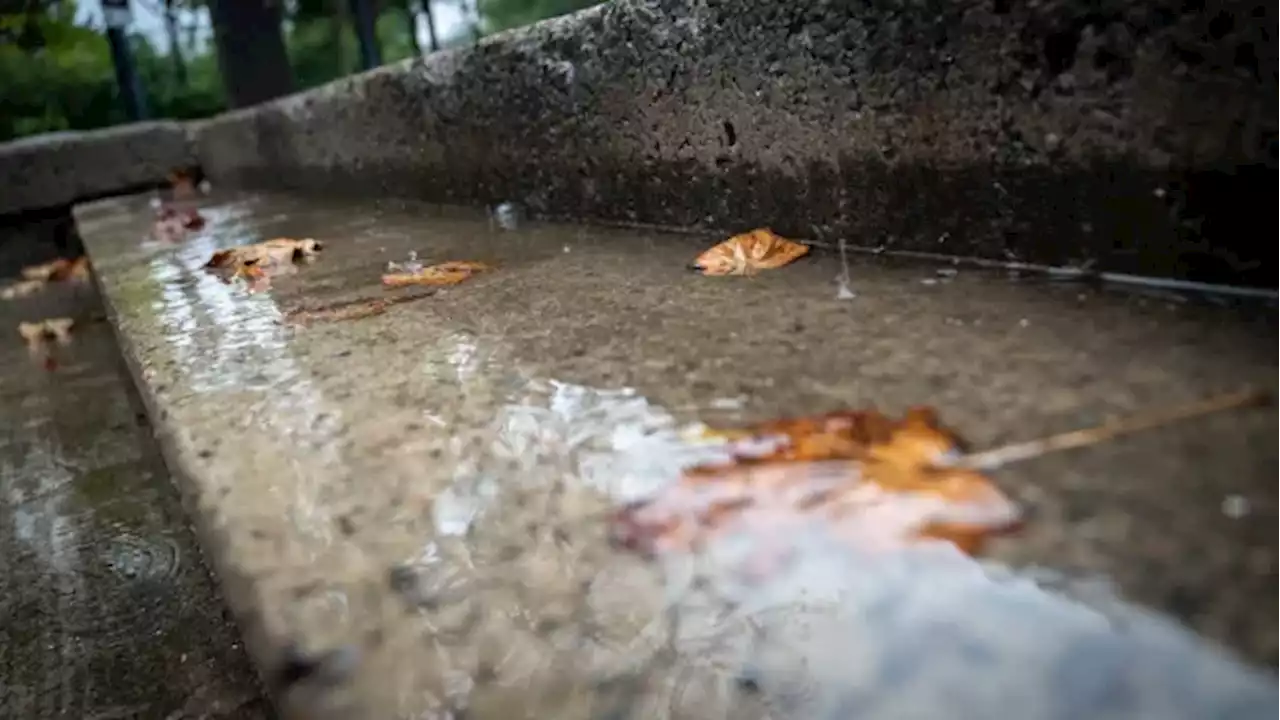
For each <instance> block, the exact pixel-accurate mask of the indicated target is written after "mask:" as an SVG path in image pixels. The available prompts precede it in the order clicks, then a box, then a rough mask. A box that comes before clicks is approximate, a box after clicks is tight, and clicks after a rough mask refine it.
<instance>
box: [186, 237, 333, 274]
mask: <svg viewBox="0 0 1280 720" xmlns="http://www.w3.org/2000/svg"><path fill="white" fill-rule="evenodd" d="M323 249H324V245H323V244H321V243H319V242H317V241H315V240H313V239H311V238H303V239H301V240H294V239H292V238H272V239H270V240H264V241H262V242H260V243H254V244H252V245H241V246H240V247H234V248H228V249H225V250H218V251H216V252H215V253H213V255H212V256H211V257H210V258H209V262H207V263H205V267H206V268H210V269H216V270H235V271H242V270H244V269H245V268H251V267H252V268H257V269H258V270H262V271H264V272H268V273H269V272H270V269H271V268H278V267H283V266H288V265H292V264H293V263H297V262H305V261H307V260H310V259H311V258H313V257H315V255H316V254H317V253H319V252H320V251H321V250H323Z"/></svg>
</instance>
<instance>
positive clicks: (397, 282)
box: [382, 260, 493, 287]
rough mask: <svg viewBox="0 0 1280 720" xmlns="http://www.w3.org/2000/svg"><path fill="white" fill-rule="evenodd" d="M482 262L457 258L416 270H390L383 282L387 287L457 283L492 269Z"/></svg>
mask: <svg viewBox="0 0 1280 720" xmlns="http://www.w3.org/2000/svg"><path fill="white" fill-rule="evenodd" d="M492 269H493V268H492V267H491V266H489V265H486V264H485V263H482V262H475V261H471V260H456V261H453V262H445V263H440V264H439V265H429V266H427V267H424V268H421V269H419V270H417V271H416V272H388V273H385V274H383V276H382V284H383V285H386V286H387V287H403V286H405V285H457V284H458V283H460V282H462V281H464V280H466V279H467V278H469V277H471V276H472V275H475V274H476V273H481V272H485V271H487V270H492Z"/></svg>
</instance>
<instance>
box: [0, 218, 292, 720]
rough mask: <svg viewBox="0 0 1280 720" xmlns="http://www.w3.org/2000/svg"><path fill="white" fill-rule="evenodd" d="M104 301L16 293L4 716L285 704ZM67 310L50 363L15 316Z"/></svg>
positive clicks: (2, 360)
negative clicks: (201, 548) (193, 514)
mask: <svg viewBox="0 0 1280 720" xmlns="http://www.w3.org/2000/svg"><path fill="white" fill-rule="evenodd" d="M35 240H36V239H35V238H30V237H26V238H14V237H12V236H9V237H4V236H0V242H4V241H11V242H14V243H15V244H18V243H30V246H31V247H36V243H35ZM4 249H5V250H6V251H8V250H10V249H11V248H8V247H6V248H4ZM4 254H5V255H7V254H8V253H7V252H6V253H4ZM5 259H6V260H7V259H9V258H5ZM46 259H47V258H39V260H46ZM0 268H2V269H3V270H4V272H5V275H6V276H7V275H9V274H10V273H12V274H15V275H16V274H17V270H18V268H17V266H16V264H12V263H4V262H0ZM101 312H102V306H101V302H100V301H99V299H98V297H97V295H96V294H95V293H94V292H93V291H92V289H91V288H89V287H74V286H67V285H62V286H54V287H50V288H47V289H45V290H44V291H43V292H40V293H38V294H36V295H33V296H31V297H28V298H24V299H20V300H13V301H5V302H3V303H0V327H3V333H4V337H3V341H0V717H4V718H24V719H32V720H41V719H43V718H103V719H105V718H140V719H146V720H150V719H152V718H155V719H157V720H163V719H166V718H194V717H201V718H211V719H212V718H226V719H228V720H230V719H232V718H234V719H237V720H240V719H243V720H251V719H252V720H261V719H262V718H268V717H273V713H272V712H271V710H270V708H269V706H268V705H267V703H266V701H265V699H264V698H263V696H262V691H261V688H260V686H259V684H258V682H257V678H256V677H255V676H254V674H253V669H252V667H251V666H250V664H249V660H248V658H247V657H246V654H245V652H244V649H243V648H242V647H241V645H240V643H239V637H238V634H237V632H236V629H235V627H234V626H233V625H232V623H230V622H229V621H228V619H227V617H226V615H225V612H226V608H225V606H224V605H223V603H222V602H221V599H220V598H219V597H218V594H217V592H216V590H215V588H214V586H213V584H212V581H211V578H210V577H209V575H208V573H207V570H206V568H205V567H204V564H203V562H202V561H201V558H200V554H199V552H198V550H197V548H196V545H195V538H194V537H193V536H192V534H191V532H190V530H189V529H188V527H187V526H188V519H187V517H186V516H185V515H184V513H183V512H182V507H181V505H180V500H179V496H178V492H177V488H175V487H174V486H173V485H172V481H171V479H170V477H169V476H168V473H167V472H166V471H165V468H164V466H163V464H162V462H161V459H160V457H159V451H158V449H157V448H156V447H155V444H154V442H153V441H152V440H151V438H150V437H148V435H147V430H148V428H147V427H146V424H145V422H140V421H139V418H138V417H136V416H135V410H134V407H133V403H131V402H130V398H129V397H128V394H127V388H126V385H125V383H126V382H128V381H127V379H126V378H124V377H123V376H122V375H121V374H120V364H119V363H120V356H119V352H120V351H119V348H118V347H117V345H116V343H115V341H114V340H113V339H112V337H111V329H110V327H109V326H108V325H106V324H105V323H102V322H99V321H98V320H100V318H101ZM59 316H70V317H73V318H75V319H76V321H77V323H78V325H77V327H76V328H74V335H73V339H72V341H71V343H70V344H68V345H67V346H65V347H56V348H55V349H54V351H53V358H54V360H55V361H56V365H55V366H54V367H53V369H52V370H50V369H49V368H47V367H46V365H45V363H44V362H43V356H42V355H38V354H33V353H30V352H29V351H28V349H27V348H26V347H25V346H24V344H23V342H22V340H21V338H20V337H19V336H18V333H17V332H16V331H15V329H14V328H15V326H16V325H17V323H18V322H21V321H35V320H39V319H42V318H46V317H59Z"/></svg>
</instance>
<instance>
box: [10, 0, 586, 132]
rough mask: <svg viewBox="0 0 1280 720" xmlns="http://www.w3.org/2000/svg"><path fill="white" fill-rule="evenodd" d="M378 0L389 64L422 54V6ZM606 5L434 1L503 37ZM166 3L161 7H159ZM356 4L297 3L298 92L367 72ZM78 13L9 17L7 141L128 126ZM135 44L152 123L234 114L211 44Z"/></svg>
mask: <svg viewBox="0 0 1280 720" xmlns="http://www.w3.org/2000/svg"><path fill="white" fill-rule="evenodd" d="M372 1H373V2H375V3H376V4H375V7H376V8H377V9H378V11H379V13H378V20H377V26H376V30H377V35H378V41H379V44H380V46H381V50H382V57H383V61H384V62H388V63H390V62H395V61H397V60H401V59H403V58H406V57H410V56H411V55H413V54H415V53H417V52H419V49H418V47H417V44H416V43H415V39H414V34H413V27H412V23H413V17H414V15H415V13H417V12H418V10H419V8H420V7H421V6H420V5H419V4H418V3H419V2H421V0H372ZM599 1H600V0H435V4H436V5H437V6H439V5H443V4H455V5H461V6H462V7H464V8H470V9H472V10H473V11H474V12H475V13H476V14H477V15H478V16H479V18H480V27H479V30H480V31H481V32H495V31H498V30H505V29H507V28H511V27H516V26H520V25H525V24H528V23H531V22H536V21H538V20H541V19H543V18H547V17H552V16H555V15H562V14H564V13H567V12H572V11H574V10H577V9H580V8H583V7H587V6H589V5H594V4H596V3H598V2H599ZM159 2H160V0H152V4H153V5H155V6H158V5H159ZM202 2H204V0H175V3H176V6H175V7H176V9H177V11H178V12H179V13H180V14H181V13H186V14H187V15H186V17H187V20H186V21H185V22H187V23H188V24H189V23H190V22H191V19H190V17H191V16H190V13H192V12H194V11H197V10H199V9H200V5H201V3H202ZM347 2H348V0H296V1H295V2H293V3H291V4H290V6H289V7H290V14H289V17H288V19H287V21H286V23H285V40H286V44H287V46H288V50H289V60H290V64H291V65H292V68H293V72H294V76H295V78H296V80H297V86H298V88H299V89H304V88H309V87H315V86H316V85H321V84H324V83H326V82H330V81H332V80H334V79H337V78H339V77H342V76H344V75H347V74H350V73H353V72H357V71H358V70H359V53H358V51H357V47H356V39H355V34H354V33H353V32H352V31H351V27H350V22H349V18H348V13H347V7H348V4H347ZM7 7H9V6H8V5H6V8H7ZM76 10H77V7H76V3H75V0H43V1H42V2H36V1H34V0H27V2H26V3H25V6H24V7H22V8H19V9H18V10H17V11H16V12H14V11H9V10H7V9H6V10H4V11H0V142H2V141H5V140H10V139H13V138H17V137H22V136H24V135H33V134H37V133H42V132H52V131H57V130H85V129H91V128H97V127H105V126H108V125H114V124H117V123H121V122H125V120H126V116H125V112H124V108H123V105H122V104H121V102H120V100H119V97H118V90H117V87H116V80H115V71H114V69H113V66H112V62H111V52H110V47H109V45H108V43H107V39H106V35H105V34H104V32H103V31H102V29H101V28H100V27H91V26H89V25H87V24H86V23H85V22H84V21H83V19H81V20H77V12H76ZM135 12H136V10H135ZM178 32H183V31H182V30H179V31H178ZM465 35H466V33H464V34H463V36H465ZM463 36H460V37H459V38H457V39H462V37H463ZM445 41H446V42H445V44H450V43H448V42H447V39H445ZM130 45H131V47H132V48H133V52H134V58H135V61H136V64H137V68H138V73H139V75H140V77H141V80H142V85H143V89H144V93H145V94H146V103H147V106H148V108H149V110H150V113H151V116H152V117H154V118H174V119H190V118H199V117H207V116H209V115H213V114H216V113H218V112H221V111H222V110H223V109H225V107H226V99H225V97H224V93H223V88H222V80H221V77H220V76H219V74H218V62H217V57H216V56H215V54H214V51H213V49H212V46H211V44H210V47H209V49H207V50H205V51H202V52H195V51H193V50H192V49H191V46H190V44H189V43H187V42H180V43H179V48H180V49H183V52H182V53H181V57H180V58H173V57H172V56H170V55H169V53H168V47H167V44H166V45H165V47H161V48H157V47H155V46H154V45H153V44H152V43H151V42H150V41H149V40H148V39H147V38H146V37H145V36H143V35H140V34H134V35H132V36H131V37H130Z"/></svg>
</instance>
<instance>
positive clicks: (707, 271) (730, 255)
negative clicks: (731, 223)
mask: <svg viewBox="0 0 1280 720" xmlns="http://www.w3.org/2000/svg"><path fill="white" fill-rule="evenodd" d="M808 252H809V246H808V245H802V244H800V243H798V242H793V241H791V240H787V239H786V238H783V237H780V236H778V235H777V234H776V233H774V232H773V231H772V230H769V229H767V228H760V229H758V230H752V231H751V232H748V233H743V234H741V235H734V236H733V237H731V238H729V239H728V240H725V241H724V242H722V243H720V244H719V245H716V246H714V247H712V248H710V249H709V250H707V251H706V252H704V253H702V254H701V255H699V256H698V257H697V258H696V259H695V260H694V261H693V268H694V269H695V270H698V271H700V272H701V273H702V274H703V275H754V274H756V273H757V272H759V271H761V270H771V269H774V268H780V267H782V266H783V265H787V264H790V263H792V262H794V261H795V260H797V259H799V258H800V257H802V256H804V255H805V254H806V253H808Z"/></svg>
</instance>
